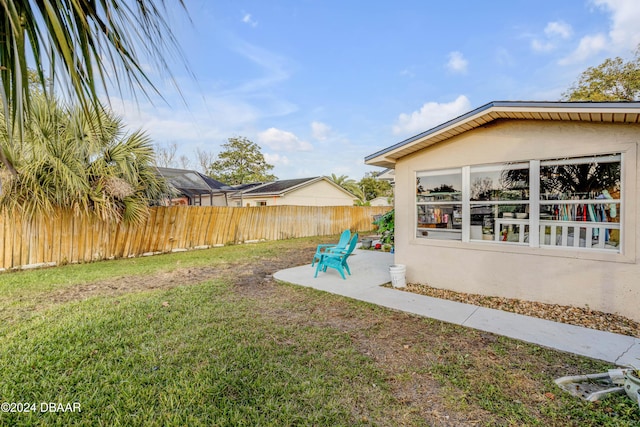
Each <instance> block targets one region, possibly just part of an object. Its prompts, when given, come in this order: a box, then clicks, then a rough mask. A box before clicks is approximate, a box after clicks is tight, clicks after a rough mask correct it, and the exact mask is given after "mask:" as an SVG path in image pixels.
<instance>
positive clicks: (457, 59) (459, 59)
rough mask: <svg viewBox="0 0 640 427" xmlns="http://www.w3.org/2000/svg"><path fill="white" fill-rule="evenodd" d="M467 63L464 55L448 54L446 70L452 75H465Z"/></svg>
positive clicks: (458, 53) (457, 53) (456, 52)
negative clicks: (451, 72)
mask: <svg viewBox="0 0 640 427" xmlns="http://www.w3.org/2000/svg"><path fill="white" fill-rule="evenodd" d="M468 65H469V61H467V60H466V59H464V55H462V53H461V52H458V51H454V52H451V53H449V62H447V68H448V69H449V70H450V71H453V72H454V73H466V72H467V66H468Z"/></svg>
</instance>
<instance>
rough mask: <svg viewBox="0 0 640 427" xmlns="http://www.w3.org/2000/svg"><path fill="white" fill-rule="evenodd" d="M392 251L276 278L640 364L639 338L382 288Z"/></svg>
mask: <svg viewBox="0 0 640 427" xmlns="http://www.w3.org/2000/svg"><path fill="white" fill-rule="evenodd" d="M392 264H393V254H391V253H385V252H378V251H368V250H360V249H356V250H355V251H354V252H353V255H352V256H351V257H350V258H349V266H350V268H351V274H352V275H351V276H347V279H346V280H343V279H342V277H340V274H339V273H338V272H337V271H336V270H333V269H328V270H327V272H319V273H318V277H317V278H314V277H313V275H314V273H315V267H311V264H310V263H309V264H307V265H303V266H300V267H294V268H289V269H286V270H281V271H279V272H277V273H276V274H275V275H274V277H275V279H276V280H280V281H283V282H287V283H292V284H295V285H300V286H306V287H310V288H315V289H319V290H322V291H326V292H330V293H333V294H337V295H343V296H346V297H349V298H353V299H356V300H360V301H366V302H369V303H373V304H377V305H380V306H383V307H387V308H391V309H394V310H400V311H405V312H407V313H413V314H417V315H420V316H424V317H429V318H432V319H437V320H442V321H444V322H449V323H454V324H458V325H462V326H466V327H470V328H474V329H479V330H482V331H486V332H492V333H495V334H498V335H504V336H507V337H510V338H515V339H519V340H522V341H526V342H530V343H534V344H538V345H541V346H544V347H549V348H554V349H557V350H561V351H566V352H569V353H574V354H579V355H581V356H586V357H591V358H593V359H599V360H604V361H606V362H610V363H614V364H616V365H619V366H628V365H630V364H633V365H636V366H637V365H638V364H639V363H640V362H639V360H640V339H638V338H633V337H629V336H626V335H618V334H613V333H609V332H602V331H596V330H593V329H588V328H583V327H579V326H573V325H567V324H564V323H557V322H552V321H548V320H543V319H538V318H535V317H529V316H523V315H519V314H514V313H509V312H505V311H501V310H494V309H489V308H484V307H478V306H475V305H471V304H464V303H459V302H454V301H448V300H442V299H437V298H432V297H428V296H424V295H418V294H414V293H410V292H404V291H401V290H398V289H392V288H388V287H382V286H381V285H384V284H385V283H390V282H391V276H390V274H389V266H390V265H392Z"/></svg>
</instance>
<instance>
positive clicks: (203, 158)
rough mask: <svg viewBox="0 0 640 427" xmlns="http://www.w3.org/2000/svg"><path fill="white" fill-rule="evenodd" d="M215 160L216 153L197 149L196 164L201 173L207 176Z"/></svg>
mask: <svg viewBox="0 0 640 427" xmlns="http://www.w3.org/2000/svg"><path fill="white" fill-rule="evenodd" d="M215 160H216V155H215V153H212V152H210V151H205V150H202V149H200V148H196V163H197V164H198V170H199V171H200V172H202V173H205V174H206V173H207V170H208V169H209V166H211V163H213V162H214V161H215Z"/></svg>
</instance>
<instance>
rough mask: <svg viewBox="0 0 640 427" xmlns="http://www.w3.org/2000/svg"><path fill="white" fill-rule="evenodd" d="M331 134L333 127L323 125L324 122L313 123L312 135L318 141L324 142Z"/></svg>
mask: <svg viewBox="0 0 640 427" xmlns="http://www.w3.org/2000/svg"><path fill="white" fill-rule="evenodd" d="M330 132H331V126H329V125H327V124H325V123H322V122H312V123H311V133H312V135H313V137H314V138H315V139H317V140H318V141H324V140H326V139H327V138H328V137H329V133H330Z"/></svg>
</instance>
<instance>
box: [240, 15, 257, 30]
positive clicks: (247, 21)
mask: <svg viewBox="0 0 640 427" xmlns="http://www.w3.org/2000/svg"><path fill="white" fill-rule="evenodd" d="M242 22H244V23H245V24H248V25H251V26H252V27H257V26H258V22H257V21H254V20H253V18H252V17H251V14H250V13H245V14H244V16H243V17H242Z"/></svg>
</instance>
